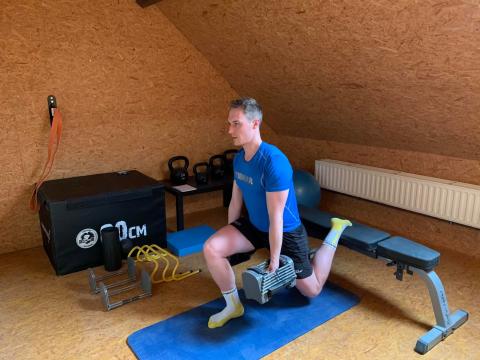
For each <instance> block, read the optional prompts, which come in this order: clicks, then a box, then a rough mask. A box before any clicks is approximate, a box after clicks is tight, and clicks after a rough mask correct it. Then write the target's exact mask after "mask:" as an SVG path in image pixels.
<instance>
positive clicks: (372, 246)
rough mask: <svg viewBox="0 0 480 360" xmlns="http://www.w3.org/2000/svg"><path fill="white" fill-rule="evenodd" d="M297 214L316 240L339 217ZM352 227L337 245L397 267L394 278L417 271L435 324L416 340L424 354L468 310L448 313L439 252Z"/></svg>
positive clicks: (306, 209) (464, 317) (307, 211)
mask: <svg viewBox="0 0 480 360" xmlns="http://www.w3.org/2000/svg"><path fill="white" fill-rule="evenodd" d="M299 211H300V217H301V218H302V222H303V224H304V225H305V228H306V229H307V232H308V235H309V236H312V237H316V238H319V239H323V238H325V236H326V235H327V233H328V232H329V230H330V227H331V224H330V219H331V218H332V217H338V216H336V215H334V214H331V213H328V212H326V211H321V210H318V209H314V208H309V207H306V206H302V205H299ZM352 224H353V226H351V227H349V228H347V229H346V230H345V231H344V232H343V235H342V237H341V238H340V244H341V245H343V246H345V247H348V248H350V249H352V250H355V251H358V252H360V253H362V254H365V255H367V256H370V257H372V258H378V259H383V260H385V261H387V266H396V271H395V277H396V278H397V280H400V281H401V280H403V275H404V272H405V271H406V272H407V274H409V275H413V273H416V274H418V275H419V276H420V277H421V278H422V280H423V281H425V283H426V285H427V288H428V291H429V293H430V299H431V300H432V305H433V312H434V314H435V319H436V322H437V324H436V325H435V326H433V327H432V329H430V330H429V331H428V332H427V333H425V334H424V335H423V336H422V337H420V338H419V339H418V340H417V344H416V345H415V351H416V352H418V353H419V354H425V353H426V352H428V351H429V350H430V349H432V348H433V347H434V346H435V345H437V344H438V343H439V342H440V341H442V340H444V339H445V338H446V337H447V336H449V335H450V334H451V333H452V332H453V331H454V330H455V329H457V328H458V327H460V326H461V325H463V323H465V322H466V321H467V319H468V313H467V312H466V311H463V310H457V311H455V312H454V313H453V314H451V313H450V311H449V309H448V303H447V295H446V294H445V289H444V287H443V285H442V282H441V280H440V278H439V277H438V275H437V274H436V273H435V271H434V268H435V266H437V264H438V262H439V259H440V253H439V252H437V251H435V250H432V249H430V248H428V247H426V246H424V245H421V244H418V243H416V242H414V241H411V240H408V239H406V238H403V237H400V236H393V237H391V236H390V234H388V233H386V232H384V231H381V230H377V229H375V228H372V227H369V226H366V225H363V224H360V223H356V222H353V221H352Z"/></svg>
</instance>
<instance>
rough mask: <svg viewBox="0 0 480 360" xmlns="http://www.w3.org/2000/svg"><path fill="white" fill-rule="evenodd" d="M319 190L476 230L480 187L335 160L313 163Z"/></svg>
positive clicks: (479, 213)
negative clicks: (357, 198) (334, 192)
mask: <svg viewBox="0 0 480 360" xmlns="http://www.w3.org/2000/svg"><path fill="white" fill-rule="evenodd" d="M315 177H316V178H317V180H318V182H319V183H320V186H321V187H322V188H323V189H328V190H332V191H336V192H339V193H342V194H348V195H351V196H356V197H359V198H363V199H367V200H371V201H375V202H378V203H382V204H386V205H390V206H394V207H398V208H401V209H405V210H410V211H414V212H417V213H421V214H425V215H429V216H433V217H436V218H439V219H444V220H448V221H452V222H455V223H458V224H462V225H467V226H471V227H474V228H477V229H480V186H476V185H472V184H465V183H460V182H455V181H447V180H442V179H436V178H431V177H427V176H421V175H415V174H409V173H405V172H400V171H392V170H386V169H381V168H375V167H371V166H364V165H358V164H352V163H347V162H343V161H336V160H316V161H315Z"/></svg>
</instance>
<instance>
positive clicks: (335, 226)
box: [297, 218, 352, 297]
mask: <svg viewBox="0 0 480 360" xmlns="http://www.w3.org/2000/svg"><path fill="white" fill-rule="evenodd" d="M331 222H332V228H331V229H330V232H329V233H328V235H327V236H326V238H325V240H324V241H323V244H322V246H321V247H320V249H318V251H317V252H316V253H315V256H314V258H313V260H312V265H313V274H312V275H310V276H309V277H307V278H305V279H297V289H298V290H299V291H300V292H301V293H302V294H303V295H305V296H307V297H315V296H317V295H318V294H320V292H321V291H322V289H323V286H324V285H325V283H326V281H327V279H328V275H329V274H330V270H331V268H332V262H333V257H334V256H335V251H336V250H337V245H338V241H339V240H340V236H341V235H342V233H343V231H344V230H345V229H346V228H347V227H348V226H352V223H351V222H350V221H348V220H342V219H338V218H333V219H332V220H331Z"/></svg>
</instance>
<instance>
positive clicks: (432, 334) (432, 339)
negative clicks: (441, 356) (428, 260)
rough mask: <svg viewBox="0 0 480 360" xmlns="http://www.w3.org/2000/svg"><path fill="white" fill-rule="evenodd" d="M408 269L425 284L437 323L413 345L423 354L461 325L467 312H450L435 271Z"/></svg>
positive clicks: (443, 290)
mask: <svg viewBox="0 0 480 360" xmlns="http://www.w3.org/2000/svg"><path fill="white" fill-rule="evenodd" d="M410 270H412V271H413V272H415V273H417V274H418V275H419V276H420V277H421V278H422V279H423V280H424V281H425V283H426V284H427V288H428V292H429V293H430V299H431V300H432V306H433V312H434V313H435V320H436V322H437V325H435V326H434V327H433V328H432V329H431V330H429V331H428V332H427V333H425V334H424V335H423V336H422V337H420V338H419V339H418V340H417V344H416V345H415V351H416V352H418V353H419V354H425V353H426V352H428V351H429V350H430V349H432V348H433V347H434V346H435V345H437V344H438V343H439V342H440V341H442V340H444V339H445V338H446V337H447V336H449V335H450V334H451V333H453V331H454V330H455V329H457V328H459V327H460V326H462V325H463V323H465V322H466V321H467V319H468V313H467V312H466V311H463V310H457V311H456V312H454V313H453V314H450V310H449V309H448V302H447V294H446V293H445V289H444V287H443V284H442V281H441V280H440V278H439V277H438V275H437V274H436V273H435V271H430V272H428V273H427V272H425V271H423V270H420V269H416V268H413V267H410Z"/></svg>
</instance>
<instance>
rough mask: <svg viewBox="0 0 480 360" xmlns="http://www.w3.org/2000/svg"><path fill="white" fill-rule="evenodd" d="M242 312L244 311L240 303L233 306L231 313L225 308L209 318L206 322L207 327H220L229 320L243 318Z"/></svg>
mask: <svg viewBox="0 0 480 360" xmlns="http://www.w3.org/2000/svg"><path fill="white" fill-rule="evenodd" d="M244 311H245V310H244V308H243V305H242V303H241V302H239V303H237V304H235V306H234V308H233V311H231V310H228V307H225V309H223V310H222V311H220V312H219V313H216V314H214V315H212V316H210V319H209V320H208V327H209V328H210V329H214V328H217V327H222V326H223V325H225V324H226V323H227V322H228V321H229V320H231V319H235V318H237V317H240V316H243V313H244Z"/></svg>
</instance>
